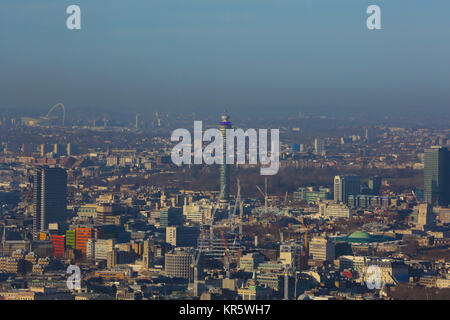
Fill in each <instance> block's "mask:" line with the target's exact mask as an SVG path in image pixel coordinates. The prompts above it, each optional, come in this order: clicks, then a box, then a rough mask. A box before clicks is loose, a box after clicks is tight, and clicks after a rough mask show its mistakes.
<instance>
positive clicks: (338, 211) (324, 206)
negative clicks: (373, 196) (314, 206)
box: [319, 202, 352, 219]
mask: <svg viewBox="0 0 450 320" xmlns="http://www.w3.org/2000/svg"><path fill="white" fill-rule="evenodd" d="M319 212H320V214H321V215H322V216H323V217H327V218H345V219H349V218H351V217H352V215H351V210H350V208H349V207H348V206H347V205H346V204H344V203H324V202H322V203H319Z"/></svg>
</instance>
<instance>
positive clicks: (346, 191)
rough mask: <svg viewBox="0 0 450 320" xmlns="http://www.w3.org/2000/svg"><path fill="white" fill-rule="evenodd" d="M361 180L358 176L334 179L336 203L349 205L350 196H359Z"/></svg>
mask: <svg viewBox="0 0 450 320" xmlns="http://www.w3.org/2000/svg"><path fill="white" fill-rule="evenodd" d="M360 190H361V178H360V177H359V176H357V175H348V176H336V177H334V201H337V202H344V203H347V198H348V196H349V195H358V194H359V193H360Z"/></svg>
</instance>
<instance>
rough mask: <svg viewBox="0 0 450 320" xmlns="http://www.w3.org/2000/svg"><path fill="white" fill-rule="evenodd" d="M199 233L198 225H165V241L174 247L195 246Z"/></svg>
mask: <svg viewBox="0 0 450 320" xmlns="http://www.w3.org/2000/svg"><path fill="white" fill-rule="evenodd" d="M199 235H200V228H199V227H184V226H178V227H167V228H166V242H167V243H170V244H171V245H172V246H175V247H195V246H196V245H197V239H198V237H199Z"/></svg>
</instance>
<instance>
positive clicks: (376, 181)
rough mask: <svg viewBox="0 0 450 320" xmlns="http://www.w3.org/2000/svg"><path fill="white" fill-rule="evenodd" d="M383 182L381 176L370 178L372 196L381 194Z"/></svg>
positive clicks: (369, 184) (369, 185)
mask: <svg viewBox="0 0 450 320" xmlns="http://www.w3.org/2000/svg"><path fill="white" fill-rule="evenodd" d="M382 180H383V179H382V178H381V177H379V176H375V177H371V178H369V182H368V187H369V189H370V192H371V194H374V195H378V194H379V193H380V189H381V182H382Z"/></svg>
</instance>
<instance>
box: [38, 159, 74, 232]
mask: <svg viewBox="0 0 450 320" xmlns="http://www.w3.org/2000/svg"><path fill="white" fill-rule="evenodd" d="M33 183H34V186H33V188H34V189H33V210H34V216H33V236H34V238H35V239H38V237H39V233H40V232H43V231H46V230H48V226H49V224H50V223H57V224H58V225H62V224H64V223H65V222H66V205H67V173H66V171H65V170H64V169H61V168H49V167H44V168H38V169H37V170H36V173H35V174H34V181H33Z"/></svg>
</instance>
